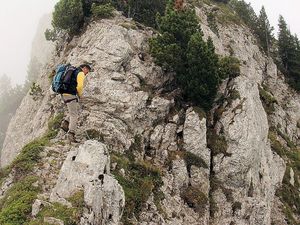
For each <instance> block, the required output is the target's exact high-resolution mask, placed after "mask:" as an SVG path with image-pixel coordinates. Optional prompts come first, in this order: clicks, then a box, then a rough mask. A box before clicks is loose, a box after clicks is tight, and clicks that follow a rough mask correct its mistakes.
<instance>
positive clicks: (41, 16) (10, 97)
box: [0, 0, 300, 150]
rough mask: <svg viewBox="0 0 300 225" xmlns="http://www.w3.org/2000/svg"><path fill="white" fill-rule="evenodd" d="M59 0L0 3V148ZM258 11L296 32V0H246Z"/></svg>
mask: <svg viewBox="0 0 300 225" xmlns="http://www.w3.org/2000/svg"><path fill="white" fill-rule="evenodd" d="M58 1H59V0H27V1H24V0H11V1H4V2H2V3H1V7H0V29H1V35H0V67H1V71H0V150H1V148H2V144H3V141H4V139H5V133H6V130H7V127H8V124H9V121H10V119H11V118H12V116H13V115H14V113H15V111H16V109H17V108H18V106H19V105H20V103H21V101H22V99H23V97H24V96H25V95H26V93H27V92H28V90H29V89H30V87H34V86H33V85H32V82H34V81H35V80H36V79H37V78H38V76H40V75H41V69H42V67H43V66H44V65H45V64H46V63H47V62H48V61H49V59H50V57H51V52H52V50H53V49H54V44H53V43H52V42H47V41H46V39H45V36H44V32H45V30H46V28H49V27H50V26H51V14H52V11H53V10H54V6H55V4H56V3H57V2H58ZM246 1H247V0H246ZM249 1H250V2H251V5H252V7H253V8H254V10H255V11H256V13H257V14H259V11H260V9H261V7H262V5H264V6H265V9H266V12H267V14H268V18H269V21H270V23H271V25H272V26H273V27H274V28H275V31H274V34H275V36H277V32H278V26H277V24H278V18H279V15H282V16H283V17H284V19H285V21H286V22H287V24H288V26H289V27H290V30H291V33H292V34H295V33H296V34H298V36H299V35H300V24H299V20H300V15H299V13H298V9H299V8H300V3H299V2H297V1H299V0H286V1H285V2H284V3H283V2H274V0H248V2H249Z"/></svg>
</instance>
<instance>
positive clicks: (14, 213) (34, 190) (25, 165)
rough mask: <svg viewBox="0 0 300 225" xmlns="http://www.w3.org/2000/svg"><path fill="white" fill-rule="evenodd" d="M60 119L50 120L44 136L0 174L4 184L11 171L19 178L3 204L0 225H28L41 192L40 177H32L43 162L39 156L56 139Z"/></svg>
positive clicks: (57, 117)
mask: <svg viewBox="0 0 300 225" xmlns="http://www.w3.org/2000/svg"><path fill="white" fill-rule="evenodd" d="M61 119H62V115H61V114H59V115H57V116H55V117H53V118H51V119H50V121H49V123H48V131H47V132H46V133H45V135H44V136H42V137H41V138H37V139H35V140H33V141H31V142H30V143H28V144H27V145H25V146H24V147H23V149H22V151H21V152H20V154H19V155H18V156H17V157H16V158H15V160H14V161H13V162H12V163H11V164H10V165H9V166H7V167H6V168H4V169H2V170H1V178H2V180H3V179H5V177H6V176H7V175H8V174H9V173H10V172H11V171H12V170H14V171H15V174H16V175H15V177H14V181H15V183H14V184H13V185H12V187H11V188H10V189H9V190H8V191H7V193H6V194H5V196H4V198H3V199H2V200H1V201H0V224H7V225H8V224H9V225H20V224H25V223H27V222H28V219H29V217H28V216H29V214H30V213H31V210H32V204H33V201H34V200H35V199H36V198H37V195H38V193H39V192H40V188H39V187H38V186H37V185H35V183H36V182H37V181H38V177H36V176H33V175H32V174H33V170H34V168H35V166H36V165H37V164H38V163H39V161H40V159H41V157H40V153H41V152H42V151H43V150H44V147H45V146H47V145H49V144H50V139H52V138H54V137H55V136H56V135H57V133H58V128H59V125H60V121H61Z"/></svg>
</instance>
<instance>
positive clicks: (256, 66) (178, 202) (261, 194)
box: [1, 6, 300, 225]
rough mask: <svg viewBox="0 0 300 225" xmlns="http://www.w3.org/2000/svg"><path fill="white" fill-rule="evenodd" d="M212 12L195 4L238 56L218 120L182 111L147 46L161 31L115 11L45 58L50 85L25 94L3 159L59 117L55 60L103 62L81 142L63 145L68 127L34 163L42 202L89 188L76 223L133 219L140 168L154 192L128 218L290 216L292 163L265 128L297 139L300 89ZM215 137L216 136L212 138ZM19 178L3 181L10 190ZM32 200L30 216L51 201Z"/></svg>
mask: <svg viewBox="0 0 300 225" xmlns="http://www.w3.org/2000/svg"><path fill="white" fill-rule="evenodd" d="M207 10H210V7H208V6H206V7H203V8H197V10H196V12H197V14H198V16H199V17H200V21H201V27H202V30H203V33H204V36H205V37H206V38H207V37H209V36H210V37H211V38H212V39H213V42H214V45H215V46H216V51H217V53H218V54H220V55H230V54H233V55H234V56H235V57H237V58H239V60H240V61H241V76H239V77H237V78H235V79H232V80H227V81H225V82H224V83H223V84H222V86H221V87H220V93H219V95H220V98H219V99H223V101H221V102H220V101H218V102H219V103H218V104H216V106H215V107H214V112H215V113H214V115H213V116H212V118H213V119H211V118H205V117H203V115H202V114H201V112H199V109H197V108H193V107H189V106H183V107H181V108H179V109H178V107H177V106H176V105H175V97H176V95H177V90H175V91H168V90H166V89H165V88H164V87H165V86H166V85H167V84H169V83H171V81H172V74H164V72H163V71H162V70H161V68H159V67H157V66H155V64H154V63H153V60H152V59H151V57H150V56H149V54H148V53H147V51H148V45H147V40H148V38H150V37H151V36H152V35H153V33H154V31H153V30H151V29H149V28H145V27H140V26H139V25H138V24H135V23H134V22H133V21H130V20H127V19H125V18H123V17H121V16H116V18H114V19H112V20H101V21H94V22H92V23H91V24H89V26H88V28H87V30H86V31H85V33H84V34H82V35H81V36H80V37H77V38H74V39H73V40H72V42H71V43H69V44H68V45H66V46H64V49H63V50H62V51H61V52H60V55H57V56H55V57H54V58H53V60H52V62H50V63H49V65H48V67H47V68H46V69H45V71H44V72H43V75H42V78H41V79H40V80H39V81H38V84H39V85H40V87H41V89H42V92H41V93H37V98H36V99H35V100H34V99H33V98H32V96H30V95H27V96H26V97H25V99H24V100H23V102H22V104H21V106H20V108H19V109H18V111H17V113H16V115H15V117H14V118H13V120H12V122H11V124H10V126H9V129H8V133H7V137H6V140H5V143H4V148H3V150H2V152H1V167H4V166H6V165H9V164H10V163H11V162H12V161H13V159H14V158H15V157H16V156H17V155H18V154H19V152H20V150H21V148H22V146H23V145H24V144H26V143H28V142H30V141H32V140H33V139H34V138H36V137H39V136H41V135H42V134H43V133H45V132H46V130H47V129H48V127H47V123H48V120H49V118H50V117H51V116H53V115H57V114H59V113H61V112H63V109H62V104H61V103H60V99H59V97H58V96H55V95H53V94H52V93H51V92H50V91H49V78H48V76H49V74H50V73H51V69H52V68H53V67H54V65H56V64H59V63H61V62H70V63H72V64H74V65H79V64H80V63H81V62H82V61H87V62H90V63H92V64H93V67H94V70H95V72H93V73H91V74H90V75H89V76H88V78H87V79H88V81H87V83H86V88H85V93H84V96H85V98H84V99H83V102H82V103H83V104H82V113H81V118H80V124H79V133H78V135H77V138H78V139H79V140H80V141H81V144H80V145H75V146H72V145H68V144H66V143H65V141H64V133H63V132H60V133H59V134H58V135H57V137H56V138H55V139H53V140H52V141H51V142H52V146H49V147H46V148H45V150H44V151H43V153H41V154H42V156H43V157H42V158H43V160H42V166H38V167H37V168H36V171H35V173H36V174H37V175H38V176H39V177H40V179H39V185H40V186H42V193H41V194H40V195H39V200H38V201H45V202H46V203H45V204H47V203H50V204H53V203H54V202H59V203H61V204H63V205H66V206H69V207H70V206H71V205H72V204H71V203H70V202H69V201H68V198H70V197H71V196H72V195H73V194H75V193H77V192H78V191H83V193H84V202H85V206H84V210H83V212H82V216H81V218H80V224H118V223H123V224H126V222H127V223H128V221H127V220H126V218H125V219H124V216H131V217H132V215H131V214H130V213H131V211H128V210H129V208H130V206H128V205H127V204H128V201H129V200H131V198H130V193H129V190H131V189H130V188H129V187H130V185H129V184H130V183H128V180H130V178H132V176H135V179H137V180H138V181H141V184H143V185H145V186H143V188H144V190H147V188H149V185H148V186H147V185H146V184H149V183H150V192H149V195H146V196H143V195H141V199H143V200H145V201H144V202H143V204H142V205H141V206H140V208H139V211H138V212H135V216H133V217H132V218H131V220H130V223H132V224H143V225H147V224H149V225H150V224H172V225H173V224H195V225H196V224H197V225H198V224H199V225H200V224H230V225H232V224H266V225H267V224H271V223H272V224H278V225H279V224H287V223H286V221H285V219H284V218H285V215H284V213H283V210H282V207H281V206H280V205H282V203H281V202H280V199H279V198H278V197H276V196H275V192H276V191H277V190H278V189H279V188H280V186H281V183H282V180H283V177H284V174H285V170H286V163H285V161H284V160H283V159H282V158H281V157H280V156H279V155H278V154H277V153H276V152H274V151H272V148H271V147H272V143H271V142H270V137H269V130H270V127H271V126H273V125H276V126H277V124H280V128H279V129H280V131H281V132H282V133H284V134H286V136H287V137H289V139H290V140H291V141H293V142H295V144H296V145H297V144H299V143H297V142H298V139H299V132H300V129H299V127H298V125H297V121H299V119H300V118H299V117H300V114H299V111H300V98H299V95H297V94H296V93H294V92H292V91H291V90H290V89H289V87H288V86H287V85H286V84H285V83H284V80H283V77H282V75H281V74H280V73H278V71H277V68H276V65H275V64H274V63H273V61H272V60H270V59H269V58H268V57H266V56H265V54H264V53H263V52H262V51H261V50H260V49H259V47H258V46H257V44H256V40H255V38H254V37H253V35H252V34H251V32H250V31H249V30H248V29H247V28H246V27H244V26H238V25H234V24H229V25H228V24H226V25H224V24H221V23H220V24H218V30H219V32H218V34H215V33H214V32H213V31H212V30H211V29H210V28H209V25H208V23H207V22H206V21H207V18H206V16H205V15H206V11H207ZM232 51H233V52H232ZM141 52H142V53H143V54H145V55H144V56H145V57H144V59H142V58H140V57H139V53H141ZM262 86H267V87H269V88H270V90H269V93H271V94H272V96H274V98H276V100H277V103H276V104H274V107H275V108H274V111H273V112H272V114H267V113H266V109H265V108H264V103H263V101H262V100H261V94H260V88H261V87H262ZM212 131H213V132H212ZM210 132H212V134H213V136H211V135H209V134H210ZM213 138H214V139H216V140H217V141H215V142H213V143H212V139H213ZM88 139H96V140H97V141H95V140H93V141H91V140H88ZM281 141H282V143H283V142H284V140H281ZM215 143H219V145H222V146H221V147H220V146H219V145H217V146H216V144H215ZM218 149H220V151H217V150H218ZM132 156H134V158H135V159H136V161H137V162H138V163H136V162H132V161H131V158H132ZM120 159H122V160H120ZM110 161H111V162H110ZM54 162H55V163H54ZM148 164H151V166H150V165H148ZM128 168H129V169H132V170H133V171H134V174H132V172H131V171H129V170H126V169H128ZM137 168H138V169H137ZM157 170H159V172H158V173H156V172H155V171H157ZM141 171H142V172H141ZM139 173H141V174H143V176H145V174H146V177H147V174H148V175H149V174H155V175H157V174H158V175H157V176H158V177H159V178H157V180H158V181H159V182H158V181H157V182H156V181H153V180H151V181H148V183H147V182H146V181H145V180H143V177H137V175H136V174H139ZM12 176H13V173H11V176H10V177H8V178H7V180H6V182H4V183H3V185H2V188H1V189H2V196H3V195H5V193H6V190H7V189H8V187H9V186H10V185H12V182H11V180H12V178H11V177H12ZM291 177H293V178H294V179H296V180H297V179H299V178H297V177H295V175H292V176H291ZM126 179H127V180H126ZM160 179H161V182H160ZM125 181H127V183H126V182H125ZM294 182H295V181H294ZM127 185H128V186H127ZM137 188H138V187H137ZM137 192H138V191H137ZM145 192H146V191H145ZM159 194H161V195H162V197H160V198H157V196H158V195H159ZM125 196H126V197H128V198H126V197H125ZM145 198H146V199H145ZM131 203H132V202H131V201H130V204H131ZM124 204H125V206H124ZM132 204H134V203H132ZM36 205H38V207H34V209H35V213H33V218H34V217H35V216H36V215H37V214H38V212H39V211H40V210H41V209H40V208H42V206H41V205H43V204H41V203H36ZM170 206H171V207H170ZM274 212H276V213H274ZM122 214H123V219H121V216H122ZM45 219H46V218H45ZM55 219H57V220H59V218H52V220H54V221H55ZM47 220H49V218H48V217H47ZM50 220H51V217H50ZM60 223H62V221H60ZM52 224H58V222H57V221H56V222H53V223H52Z"/></svg>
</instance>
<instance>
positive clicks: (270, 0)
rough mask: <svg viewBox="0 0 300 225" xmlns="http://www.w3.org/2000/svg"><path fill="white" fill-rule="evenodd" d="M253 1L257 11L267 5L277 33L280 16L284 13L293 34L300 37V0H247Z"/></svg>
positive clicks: (271, 21)
mask: <svg viewBox="0 0 300 225" xmlns="http://www.w3.org/2000/svg"><path fill="white" fill-rule="evenodd" d="M246 1H248V2H250V3H251V5H252V7H253V8H254V10H255V12H256V13H259V11H260V9H261V7H262V5H264V6H265V9H266V12H267V14H268V17H269V20H270V23H271V25H272V26H274V28H275V32H274V33H275V34H276V36H277V33H278V18H279V15H282V16H283V17H284V19H285V21H286V22H287V24H288V25H289V28H290V30H291V33H292V34H297V36H298V37H300V23H299V21H300V13H299V9H300V1H299V0H285V1H274V0H246Z"/></svg>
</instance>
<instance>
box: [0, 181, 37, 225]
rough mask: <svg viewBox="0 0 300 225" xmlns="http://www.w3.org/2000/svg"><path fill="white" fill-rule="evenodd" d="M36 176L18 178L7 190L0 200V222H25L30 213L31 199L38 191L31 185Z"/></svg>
mask: <svg viewBox="0 0 300 225" xmlns="http://www.w3.org/2000/svg"><path fill="white" fill-rule="evenodd" d="M36 181H37V177H32V176H27V177H24V178H22V179H21V180H19V181H18V182H17V183H15V184H14V185H13V187H12V188H11V189H9V190H8V192H7V194H6V195H5V197H4V198H3V199H2V200H1V202H0V205H1V211H0V224H10V225H20V224H25V222H26V221H27V220H28V215H29V214H30V213H31V210H32V204H33V201H34V200H35V199H36V198H37V194H38V193H39V191H40V188H39V187H36V186H35V185H33V184H34V183H35V182H36Z"/></svg>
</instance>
